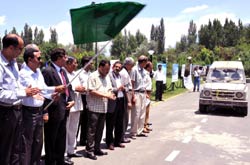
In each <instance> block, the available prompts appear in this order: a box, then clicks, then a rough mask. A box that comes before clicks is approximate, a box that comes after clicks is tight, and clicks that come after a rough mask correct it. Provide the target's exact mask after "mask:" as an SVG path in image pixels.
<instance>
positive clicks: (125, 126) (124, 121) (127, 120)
mask: <svg viewBox="0 0 250 165" xmlns="http://www.w3.org/2000/svg"><path fill="white" fill-rule="evenodd" d="M128 111H129V109H128V106H126V107H125V109H124V115H123V131H122V140H123V139H125V138H126V131H127V129H128V122H129V113H128Z"/></svg>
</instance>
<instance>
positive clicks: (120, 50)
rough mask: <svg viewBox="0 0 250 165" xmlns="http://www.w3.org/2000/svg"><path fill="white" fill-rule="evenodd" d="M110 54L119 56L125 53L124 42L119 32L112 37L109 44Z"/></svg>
mask: <svg viewBox="0 0 250 165" xmlns="http://www.w3.org/2000/svg"><path fill="white" fill-rule="evenodd" d="M110 52H111V55H112V56H115V57H117V58H118V57H119V56H120V55H121V54H125V43H124V37H123V36H122V33H119V34H118V35H117V36H116V37H115V38H114V39H113V44H112V46H111V51H110Z"/></svg>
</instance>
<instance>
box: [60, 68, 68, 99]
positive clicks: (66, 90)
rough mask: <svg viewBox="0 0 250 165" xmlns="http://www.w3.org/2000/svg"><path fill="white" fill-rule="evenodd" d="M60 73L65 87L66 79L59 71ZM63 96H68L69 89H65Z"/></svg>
mask: <svg viewBox="0 0 250 165" xmlns="http://www.w3.org/2000/svg"><path fill="white" fill-rule="evenodd" d="M60 73H61V76H62V81H63V85H65V86H67V82H66V78H65V76H64V72H63V70H62V69H60ZM65 94H66V96H69V89H68V88H66V89H65Z"/></svg>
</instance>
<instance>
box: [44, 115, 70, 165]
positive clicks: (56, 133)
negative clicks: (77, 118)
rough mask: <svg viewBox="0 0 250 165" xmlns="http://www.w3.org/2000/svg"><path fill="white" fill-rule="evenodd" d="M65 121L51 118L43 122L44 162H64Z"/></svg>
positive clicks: (53, 163)
mask: <svg viewBox="0 0 250 165" xmlns="http://www.w3.org/2000/svg"><path fill="white" fill-rule="evenodd" d="M66 122H67V117H66V116H65V118H64V119H63V120H55V119H53V120H51V119H49V120H48V122H47V123H45V124H44V135H45V136H44V137H45V139H44V140H45V164H46V165H55V164H56V165H59V164H64V152H65V145H66Z"/></svg>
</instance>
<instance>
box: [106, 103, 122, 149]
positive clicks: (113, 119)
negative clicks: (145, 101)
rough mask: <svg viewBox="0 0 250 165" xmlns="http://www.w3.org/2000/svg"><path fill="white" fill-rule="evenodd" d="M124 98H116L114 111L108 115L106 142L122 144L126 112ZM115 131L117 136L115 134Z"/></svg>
mask: <svg viewBox="0 0 250 165" xmlns="http://www.w3.org/2000/svg"><path fill="white" fill-rule="evenodd" d="M124 107H125V106H124V98H117V99H116V107H115V111H114V112H113V113H107V115H106V144H107V145H110V144H115V145H117V144H120V143H121V141H122V135H123V118H124V114H125V108H124ZM113 132H114V135H115V137H114V136H113Z"/></svg>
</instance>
